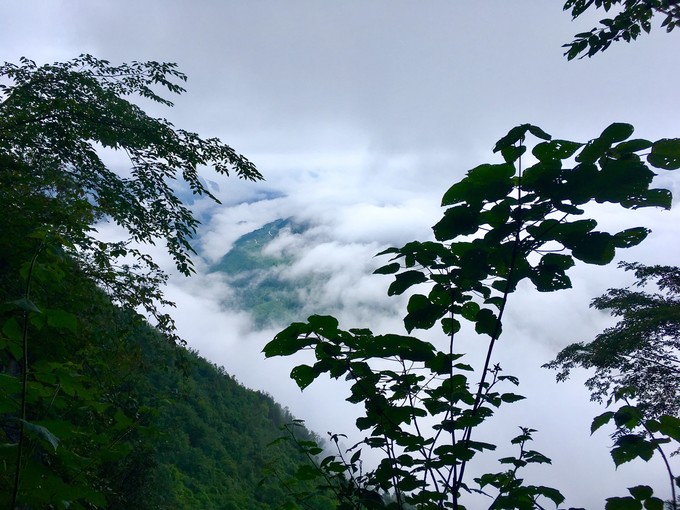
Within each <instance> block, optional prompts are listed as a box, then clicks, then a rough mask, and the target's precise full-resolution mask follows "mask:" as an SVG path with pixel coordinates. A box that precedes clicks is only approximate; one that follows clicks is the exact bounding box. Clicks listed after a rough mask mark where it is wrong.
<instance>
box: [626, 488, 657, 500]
mask: <svg viewBox="0 0 680 510" xmlns="http://www.w3.org/2000/svg"><path fill="white" fill-rule="evenodd" d="M628 492H630V495H631V496H633V497H634V498H635V499H637V500H638V501H643V500H645V499H647V498H651V497H652V495H653V494H654V491H653V490H652V488H651V487H650V486H649V485H636V486H635V487H629V488H628Z"/></svg>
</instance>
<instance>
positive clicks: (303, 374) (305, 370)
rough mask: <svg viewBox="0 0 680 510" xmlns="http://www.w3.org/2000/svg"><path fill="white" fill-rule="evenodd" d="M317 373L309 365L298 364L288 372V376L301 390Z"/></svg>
mask: <svg viewBox="0 0 680 510" xmlns="http://www.w3.org/2000/svg"><path fill="white" fill-rule="evenodd" d="M318 375H319V374H318V373H317V371H316V370H315V369H314V368H313V367H310V366H309V365H298V366H296V367H295V368H293V370H291V372H290V377H291V379H293V380H294V381H295V382H296V383H297V385H298V386H299V387H300V389H301V390H304V389H305V388H306V387H307V386H309V385H310V384H311V383H312V382H313V381H314V379H316V378H317V376H318Z"/></svg>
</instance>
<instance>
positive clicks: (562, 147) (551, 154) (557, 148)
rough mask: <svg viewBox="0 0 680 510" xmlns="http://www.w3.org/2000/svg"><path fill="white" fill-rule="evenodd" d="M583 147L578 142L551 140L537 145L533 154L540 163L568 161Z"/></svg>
mask: <svg viewBox="0 0 680 510" xmlns="http://www.w3.org/2000/svg"><path fill="white" fill-rule="evenodd" d="M581 147H583V144H582V143H578V142H570V141H567V140H551V141H549V142H543V143H539V144H537V145H536V146H535V147H534V149H533V150H532V151H531V153H532V154H533V155H534V156H535V157H536V159H538V160H539V161H549V160H554V159H567V158H570V157H571V156H573V155H574V154H575V153H576V151H577V150H579V149H580V148H581Z"/></svg>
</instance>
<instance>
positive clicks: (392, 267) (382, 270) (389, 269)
mask: <svg viewBox="0 0 680 510" xmlns="http://www.w3.org/2000/svg"><path fill="white" fill-rule="evenodd" d="M399 269H401V264H399V262H393V263H392V264H387V265H385V266H382V267H379V268H378V269H376V270H375V271H373V274H394V273H396V272H397V271H399Z"/></svg>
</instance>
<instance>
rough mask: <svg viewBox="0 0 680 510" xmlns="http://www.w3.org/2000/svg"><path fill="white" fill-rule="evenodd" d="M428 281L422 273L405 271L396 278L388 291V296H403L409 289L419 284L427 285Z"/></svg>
mask: <svg viewBox="0 0 680 510" xmlns="http://www.w3.org/2000/svg"><path fill="white" fill-rule="evenodd" d="M426 281H427V276H425V275H424V274H423V273H422V272H421V271H416V270H411V271H404V272H403V273H400V274H398V275H397V276H395V277H394V281H393V282H392V284H391V285H390V286H389V288H388V289H387V295H388V296H395V295H399V294H403V293H404V292H405V291H407V290H408V289H409V288H411V287H412V286H414V285H417V284H419V283H425V282H426Z"/></svg>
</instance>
